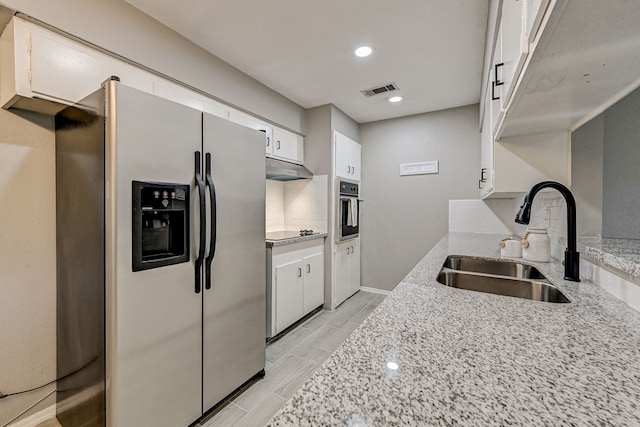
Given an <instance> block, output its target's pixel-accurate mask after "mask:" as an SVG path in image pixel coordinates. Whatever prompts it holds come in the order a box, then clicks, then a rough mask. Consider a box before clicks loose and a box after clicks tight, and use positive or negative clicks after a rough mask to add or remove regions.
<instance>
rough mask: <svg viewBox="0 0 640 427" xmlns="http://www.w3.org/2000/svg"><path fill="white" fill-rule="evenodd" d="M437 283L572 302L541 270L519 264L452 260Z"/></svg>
mask: <svg viewBox="0 0 640 427" xmlns="http://www.w3.org/2000/svg"><path fill="white" fill-rule="evenodd" d="M436 280H437V281H438V282H439V283H441V284H443V285H446V286H451V287H454V288H459V289H466V290H470V291H477V292H485V293H489V294H497V295H506V296H510V297H518V298H526V299H531V300H534V301H544V302H554V303H568V302H571V301H569V299H568V298H567V297H566V296H565V295H564V294H563V293H562V292H561V291H560V290H559V289H558V288H556V287H555V286H553V285H552V284H551V283H550V282H549V280H548V279H547V278H546V277H544V275H543V274H542V273H540V271H539V270H538V269H536V268H535V267H532V266H529V265H526V264H521V263H517V262H508V261H498V260H488V259H476V258H466V257H460V256H450V257H447V259H446V261H445V263H444V265H443V267H442V269H441V270H440V273H439V274H438V277H437V278H436Z"/></svg>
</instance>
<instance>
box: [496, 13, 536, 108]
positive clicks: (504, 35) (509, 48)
mask: <svg viewBox="0 0 640 427" xmlns="http://www.w3.org/2000/svg"><path fill="white" fill-rule="evenodd" d="M525 18H526V14H525V0H503V2H502V18H501V19H500V35H501V40H500V52H501V55H500V63H501V64H503V65H502V66H501V68H502V75H501V76H499V77H500V79H501V80H502V83H503V84H502V86H503V90H502V94H501V97H500V101H501V102H500V105H501V107H502V109H503V110H506V109H507V106H508V104H509V100H510V99H511V95H512V93H513V89H514V87H515V81H516V79H517V78H518V76H519V75H520V71H522V67H523V66H524V61H525V59H527V53H528V52H529V41H528V40H527V36H526V34H525V24H524V20H525Z"/></svg>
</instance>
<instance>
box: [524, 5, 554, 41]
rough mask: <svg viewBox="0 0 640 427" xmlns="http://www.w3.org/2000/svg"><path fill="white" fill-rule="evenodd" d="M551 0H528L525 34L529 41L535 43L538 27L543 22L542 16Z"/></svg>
mask: <svg viewBox="0 0 640 427" xmlns="http://www.w3.org/2000/svg"><path fill="white" fill-rule="evenodd" d="M548 4H549V0H527V4H526V6H525V7H526V9H527V18H526V20H525V28H526V30H525V34H526V35H527V40H528V41H529V43H533V41H534V40H535V38H536V35H537V34H538V28H540V24H541V23H542V18H543V17H544V13H545V11H546V10H547V5H548Z"/></svg>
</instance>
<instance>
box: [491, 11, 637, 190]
mask: <svg viewBox="0 0 640 427" xmlns="http://www.w3.org/2000/svg"><path fill="white" fill-rule="evenodd" d="M495 3H497V5H498V7H496V8H494V11H495V13H494V15H493V16H492V17H490V22H495V25H493V26H490V28H489V31H491V28H492V27H493V29H494V31H493V32H492V33H491V34H490V35H489V38H488V40H487V46H485V56H486V57H487V58H490V59H491V61H488V62H487V64H488V68H487V69H486V70H485V80H484V82H485V83H484V85H483V90H482V93H483V97H482V102H481V109H480V110H481V111H480V115H481V117H480V118H481V122H480V123H481V132H482V136H481V146H482V148H481V171H480V173H479V176H478V179H479V182H478V187H479V188H480V195H481V197H483V198H487V197H493V198H495V197H514V196H516V195H517V194H518V193H524V192H526V191H527V190H528V189H529V188H530V187H531V186H532V185H533V184H535V183H536V182H539V181H547V180H550V181H558V182H561V183H563V184H565V185H571V182H570V175H571V158H570V152H571V139H570V138H571V132H572V131H573V130H575V129H576V128H578V127H579V126H581V125H582V124H584V123H586V122H587V121H588V120H590V119H591V118H593V117H595V116H596V115H598V114H599V113H601V112H602V111H603V110H605V109H606V108H608V107H609V106H611V105H612V104H613V103H615V102H616V101H618V100H619V99H621V98H622V97H624V96H625V95H627V94H628V93H630V92H631V91H632V90H634V89H635V88H637V87H638V86H639V85H640V32H638V30H637V25H638V24H637V23H638V22H639V21H640V7H638V4H637V2H634V1H626V2H624V1H617V2H603V1H600V0H502V1H498V0H496V2H495Z"/></svg>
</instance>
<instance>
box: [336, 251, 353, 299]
mask: <svg viewBox="0 0 640 427" xmlns="http://www.w3.org/2000/svg"><path fill="white" fill-rule="evenodd" d="M350 254H351V243H350V242H345V243H341V244H339V245H336V255H335V283H334V286H335V288H334V291H335V296H334V298H333V299H334V304H333V306H334V307H336V306H338V304H340V303H342V301H344V300H345V299H347V297H348V296H349V255H350Z"/></svg>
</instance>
